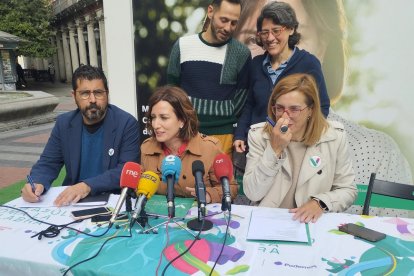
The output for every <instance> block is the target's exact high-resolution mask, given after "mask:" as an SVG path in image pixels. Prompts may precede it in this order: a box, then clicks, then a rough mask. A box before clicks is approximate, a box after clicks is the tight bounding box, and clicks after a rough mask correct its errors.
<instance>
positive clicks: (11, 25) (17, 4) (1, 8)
mask: <svg viewBox="0 0 414 276" xmlns="http://www.w3.org/2000/svg"><path fill="white" fill-rule="evenodd" d="M49 2H50V1H47V0H1V2H0V30H1V31H4V32H7V33H10V34H12V35H16V36H18V37H20V38H22V39H24V40H25V42H23V43H21V44H19V49H18V51H17V54H18V55H24V56H30V57H41V58H47V57H50V56H52V55H53V53H54V52H55V49H54V48H53V47H52V45H51V44H50V41H49V38H50V37H51V36H52V27H51V24H50V23H51V21H52V18H53V14H52V7H51V4H50V3H49Z"/></svg>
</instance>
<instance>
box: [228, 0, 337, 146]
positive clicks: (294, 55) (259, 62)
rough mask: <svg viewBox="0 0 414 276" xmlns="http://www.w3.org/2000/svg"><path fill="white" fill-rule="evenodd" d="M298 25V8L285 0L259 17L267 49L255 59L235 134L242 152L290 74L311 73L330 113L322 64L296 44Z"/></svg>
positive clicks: (258, 39) (259, 29)
mask: <svg viewBox="0 0 414 276" xmlns="http://www.w3.org/2000/svg"><path fill="white" fill-rule="evenodd" d="M298 25H299V23H298V21H297V19H296V14H295V11H294V10H293V9H292V7H291V6H290V5H289V4H287V3H284V2H272V3H269V4H267V5H265V6H264V7H263V9H262V11H261V13H260V15H259V17H258V19H257V34H256V43H257V44H258V45H260V46H262V47H263V49H264V50H265V51H266V52H265V53H264V54H263V55H260V56H257V57H255V58H254V59H253V61H252V67H251V73H250V76H251V79H250V90H249V94H248V98H247V100H246V104H245V106H244V109H243V111H242V115H241V116H240V118H239V121H238V123H237V129H236V131H235V134H234V140H235V141H234V143H233V146H234V148H235V150H236V151H237V152H239V153H242V152H245V151H246V140H247V133H248V131H249V128H250V126H251V125H253V124H256V123H259V122H264V121H265V118H266V106H267V102H268V101H269V96H270V94H271V93H272V89H273V87H274V86H275V85H276V84H277V82H278V81H279V80H280V79H281V78H283V77H285V76H287V75H290V74H294V73H308V74H311V75H312V76H313V77H314V78H315V80H316V84H317V87H318V89H319V98H320V103H321V108H322V113H323V115H324V116H325V117H327V116H328V113H329V107H330V103H329V96H328V93H327V91H326V85H325V80H324V77H323V73H322V68H321V64H320V62H319V60H318V59H317V58H316V57H315V56H314V55H312V54H310V53H308V52H307V51H305V50H300V49H299V48H297V47H296V45H297V44H298V43H299V40H300V34H299V33H298V32H297V29H298Z"/></svg>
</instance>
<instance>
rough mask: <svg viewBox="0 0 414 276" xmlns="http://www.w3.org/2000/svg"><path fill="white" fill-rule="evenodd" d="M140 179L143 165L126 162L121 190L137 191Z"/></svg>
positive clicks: (122, 173) (122, 174)
mask: <svg viewBox="0 0 414 276" xmlns="http://www.w3.org/2000/svg"><path fill="white" fill-rule="evenodd" d="M140 177H141V165H140V164H138V163H135V162H126V163H125V165H124V167H123V168H122V172H121V180H120V181H119V182H120V183H119V184H120V186H121V188H124V187H128V188H131V189H134V190H135V189H136V188H137V185H138V181H139V178H140Z"/></svg>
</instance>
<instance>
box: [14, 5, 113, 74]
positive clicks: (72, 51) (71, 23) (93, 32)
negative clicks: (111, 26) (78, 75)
mask: <svg viewBox="0 0 414 276" xmlns="http://www.w3.org/2000/svg"><path fill="white" fill-rule="evenodd" d="M51 4H52V7H53V13H54V21H53V22H52V26H53V28H54V36H52V37H51V39H50V40H51V43H52V45H53V46H54V47H56V53H55V54H54V55H53V57H51V58H50V59H48V60H47V59H39V58H28V57H24V58H23V61H22V63H23V64H24V67H25V68H26V69H37V70H47V69H48V67H51V66H53V68H54V71H55V78H56V79H57V80H60V81H62V82H70V81H71V80H72V73H73V71H74V70H75V69H76V68H78V67H79V65H81V64H90V65H93V66H97V67H100V68H102V69H103V71H104V72H107V62H106V56H107V55H106V45H105V17H104V12H103V3H102V0H52V1H51Z"/></svg>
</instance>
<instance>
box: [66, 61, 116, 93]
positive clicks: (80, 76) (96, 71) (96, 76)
mask: <svg viewBox="0 0 414 276" xmlns="http://www.w3.org/2000/svg"><path fill="white" fill-rule="evenodd" d="M78 80H102V81H103V83H104V87H105V90H106V91H108V81H107V80H106V76H105V74H104V72H103V71H102V70H101V69H100V68H98V67H94V66H92V65H81V66H79V67H78V69H76V70H75V72H73V75H72V89H73V91H76V89H77V88H78Z"/></svg>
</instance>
